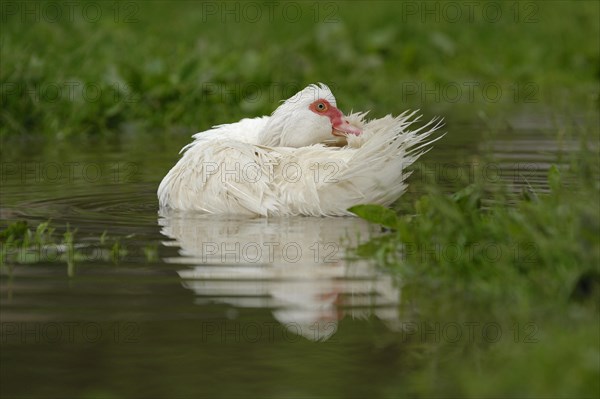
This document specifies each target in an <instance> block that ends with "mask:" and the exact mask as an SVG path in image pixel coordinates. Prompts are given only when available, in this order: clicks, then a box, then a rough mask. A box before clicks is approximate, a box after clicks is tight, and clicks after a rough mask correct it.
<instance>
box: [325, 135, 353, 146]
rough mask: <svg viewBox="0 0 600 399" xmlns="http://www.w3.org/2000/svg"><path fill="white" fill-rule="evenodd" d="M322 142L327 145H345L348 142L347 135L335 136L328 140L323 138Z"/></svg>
mask: <svg viewBox="0 0 600 399" xmlns="http://www.w3.org/2000/svg"><path fill="white" fill-rule="evenodd" d="M321 144H323V145H326V146H327V147H345V146H346V145H347V144H348V140H347V139H346V136H345V135H344V136H335V137H332V138H330V139H327V140H323V141H322V142H321Z"/></svg>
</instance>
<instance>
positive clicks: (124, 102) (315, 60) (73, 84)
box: [0, 1, 600, 138]
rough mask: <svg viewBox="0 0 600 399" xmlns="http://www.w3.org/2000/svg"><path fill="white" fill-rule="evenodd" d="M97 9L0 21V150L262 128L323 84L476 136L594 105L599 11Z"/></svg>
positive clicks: (544, 5)
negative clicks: (524, 112) (96, 12)
mask: <svg viewBox="0 0 600 399" xmlns="http://www.w3.org/2000/svg"><path fill="white" fill-rule="evenodd" d="M90 3H91V4H92V5H94V6H95V7H97V6H100V7H101V17H100V18H97V19H96V18H95V17H93V14H90V16H88V17H87V18H86V17H85V15H86V14H84V13H83V12H82V10H83V8H84V5H85V3H81V4H80V5H79V6H78V7H77V8H76V12H73V16H72V17H70V16H69V15H70V14H69V10H67V9H66V8H67V7H68V6H66V5H64V4H62V5H61V3H54V4H55V6H56V5H57V4H58V6H59V7H62V14H61V15H63V17H62V18H61V19H59V20H58V21H57V22H53V21H52V19H51V18H50V17H44V15H45V14H44V11H43V10H45V8H44V7H45V4H46V3H43V2H40V3H37V2H36V3H34V2H30V4H38V12H37V13H36V12H35V11H34V13H33V14H32V15H30V16H27V15H23V14H22V13H21V12H19V10H23V9H24V8H22V7H25V6H21V7H19V6H17V11H16V12H11V13H10V14H5V15H3V19H4V20H3V21H2V22H3V23H2V28H1V30H2V39H1V48H0V52H1V57H0V59H1V63H2V68H0V85H1V87H2V99H1V101H2V112H1V114H0V123H1V125H0V134H1V135H3V136H6V135H17V134H20V135H44V136H48V137H51V138H63V137H68V136H73V135H106V134H109V133H112V134H114V133H115V132H120V131H123V130H125V131H132V130H133V131H135V132H140V134H147V132H148V131H157V130H158V131H160V130H162V129H167V130H172V129H177V128H182V129H186V130H191V131H194V130H196V131H197V130H200V128H206V127H208V126H210V125H212V124H215V123H224V122H227V121H231V120H238V119H240V118H241V117H247V116H254V115H262V114H268V113H270V112H272V111H273V109H274V107H275V104H276V103H277V101H279V100H281V99H284V98H287V97H288V96H290V95H292V94H294V92H295V91H296V90H298V89H300V88H302V87H304V86H305V85H307V84H308V83H314V82H318V81H321V82H325V83H328V84H330V85H331V86H332V87H333V88H334V90H335V93H337V95H338V98H339V101H340V103H341V106H342V108H343V109H344V110H345V111H348V110H349V108H354V109H355V110H366V109H373V110H374V112H373V115H374V116H381V115H384V114H387V113H396V114H398V113H400V112H401V111H403V110H404V109H406V108H421V109H423V110H424V112H426V113H427V114H435V113H441V114H444V115H445V116H446V118H447V120H453V119H456V118H458V119H461V120H463V121H465V120H471V121H472V120H473V116H474V115H477V113H478V112H484V113H486V114H495V113H498V112H501V111H502V110H505V111H506V110H507V109H511V108H514V106H515V105H517V106H519V105H531V102H533V103H540V104H551V105H555V106H560V107H562V108H565V109H566V110H574V109H577V107H578V106H579V105H580V104H581V103H586V102H587V101H589V99H590V98H592V99H596V101H597V99H598V80H599V78H600V67H599V64H600V59H599V55H598V48H599V47H600V41H599V37H600V30H599V26H598V25H599V24H598V19H599V13H600V11H599V6H598V3H597V2H594V1H581V2H578V3H577V5H576V6H574V5H573V4H572V3H571V2H559V1H553V2H524V3H517V2H515V3H510V4H509V3H506V4H503V5H502V9H501V15H500V18H497V21H495V19H494V18H490V17H489V16H488V17H486V16H485V15H484V14H483V10H484V7H486V4H488V3H486V2H482V3H477V4H478V6H477V7H476V8H475V9H474V13H473V17H472V19H469V14H468V10H467V9H466V8H464V7H462V8H461V11H460V12H461V15H463V17H462V18H461V19H460V20H459V22H454V20H453V18H452V17H451V16H450V14H449V13H450V10H448V9H446V8H442V7H446V3H444V2H436V3H432V5H430V6H436V4H437V7H440V11H438V12H437V13H435V12H434V13H433V14H432V15H430V16H429V17H428V16H427V15H425V16H423V15H422V14H421V12H423V11H424V9H422V8H421V7H424V6H419V8H418V10H417V14H413V13H412V11H409V9H407V6H411V5H412V6H415V5H416V4H417V3H414V2H408V3H406V2H404V3H403V2H390V1H384V2H376V3H371V2H368V3H367V2H361V1H359V2H341V3H331V2H330V3H327V4H323V5H321V6H319V7H320V8H317V6H315V4H316V3H313V2H299V3H297V2H294V3H292V5H294V7H300V8H299V10H300V13H301V14H300V15H301V16H300V17H299V18H295V17H293V15H292V14H291V11H290V10H291V9H288V11H289V13H290V14H289V15H288V14H284V10H285V9H286V8H285V4H287V3H280V4H279V6H278V9H276V11H277V12H274V14H273V17H272V18H271V17H269V14H268V12H267V10H266V9H261V11H260V12H261V16H262V17H261V18H258V19H257V20H256V21H252V19H253V18H252V17H251V16H250V14H248V13H249V12H250V11H247V12H246V14H245V13H244V11H242V8H240V11H239V12H238V16H239V22H236V20H235V15H234V16H230V17H227V16H226V15H225V16H221V14H216V15H213V14H211V13H210V12H209V11H208V10H206V9H203V5H202V4H206V3H208V4H213V5H214V4H216V3H214V2H205V3H198V2H193V1H179V2H176V3H170V2H161V1H152V2H127V4H126V5H121V6H120V7H117V6H115V3H110V2H90ZM231 4H232V6H233V7H235V4H237V6H238V7H241V5H240V4H241V3H237V2H234V3H231ZM231 4H230V5H231ZM491 4H492V5H494V4H496V5H497V4H499V3H497V2H492V3H491ZM515 4H516V5H515ZM13 5H14V4H13ZM517 5H518V7H517ZM31 7H33V6H31ZM33 9H34V10H35V8H33ZM294 9H295V8H294ZM90 10H91V9H90ZM443 10H446V11H443ZM90 12H91V11H90ZM48 13H49V11H48ZM244 15H248V17H247V18H245V17H244ZM286 15H287V17H286ZM494 21H495V22H494ZM573 26H577V29H573ZM452 85H455V87H458V88H459V90H460V93H459V96H458V98H457V99H455V98H456V95H455V94H454V93H455V92H454V91H453V90H454V89H452ZM469 85H471V86H469ZM473 85H475V86H473ZM489 85H493V87H492V86H489ZM468 87H474V89H473V97H472V98H471V97H470V94H469V89H468ZM486 87H488V88H489V87H491V88H492V89H491V90H490V91H489V92H487V91H484V88H486ZM494 87H500V88H501V90H502V94H501V96H500V97H499V98H498V100H497V101H495V99H494V98H495V97H496V94H494V93H495V89H494ZM566 88H567V89H566ZM414 90H416V93H415V92H414ZM427 92H429V93H433V94H427ZM436 93H437V94H436ZM507 112H508V111H507Z"/></svg>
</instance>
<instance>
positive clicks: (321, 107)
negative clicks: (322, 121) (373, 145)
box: [308, 99, 362, 136]
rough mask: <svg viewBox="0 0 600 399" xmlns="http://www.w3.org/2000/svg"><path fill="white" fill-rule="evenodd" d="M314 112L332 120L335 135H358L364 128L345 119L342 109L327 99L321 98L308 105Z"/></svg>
mask: <svg viewBox="0 0 600 399" xmlns="http://www.w3.org/2000/svg"><path fill="white" fill-rule="evenodd" d="M308 109H310V110H311V111H312V112H314V113H315V114H317V115H322V116H326V117H328V118H329V120H330V121H331V134H333V135H334V136H347V135H349V134H353V135H355V136H358V135H359V134H361V133H362V130H361V129H359V128H358V127H356V126H352V125H351V124H350V123H348V121H347V120H345V119H344V114H342V111H340V110H339V109H337V108H336V107H334V106H333V105H331V103H329V101H327V100H325V99H319V100H317V101H315V102H313V103H312V104H310V105H309V106H308Z"/></svg>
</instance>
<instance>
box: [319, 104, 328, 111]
mask: <svg viewBox="0 0 600 399" xmlns="http://www.w3.org/2000/svg"><path fill="white" fill-rule="evenodd" d="M326 108H327V107H326V106H325V104H324V103H318V104H317V110H319V111H325V109H326Z"/></svg>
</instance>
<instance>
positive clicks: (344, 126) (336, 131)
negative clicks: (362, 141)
mask: <svg viewBox="0 0 600 399" xmlns="http://www.w3.org/2000/svg"><path fill="white" fill-rule="evenodd" d="M361 133H362V129H360V128H358V127H356V126H353V125H351V124H350V123H348V121H345V120H342V121H341V122H339V123H337V124H334V125H333V130H332V131H331V134H333V135H334V136H341V137H346V136H347V135H349V134H352V135H354V136H358V135H360V134H361Z"/></svg>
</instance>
